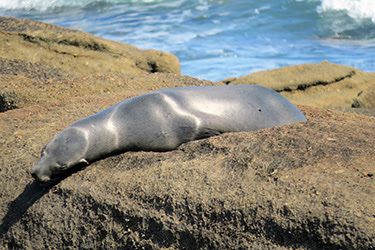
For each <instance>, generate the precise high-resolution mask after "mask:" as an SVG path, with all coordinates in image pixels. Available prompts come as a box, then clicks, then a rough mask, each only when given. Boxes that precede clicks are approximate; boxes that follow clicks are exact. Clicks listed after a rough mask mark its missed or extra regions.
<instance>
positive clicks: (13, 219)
mask: <svg viewBox="0 0 375 250" xmlns="http://www.w3.org/2000/svg"><path fill="white" fill-rule="evenodd" d="M52 187H53V185H52V186H48V187H47V186H41V185H40V184H39V183H37V182H36V181H34V182H32V183H29V184H27V186H26V188H25V190H24V191H23V192H22V194H20V195H19V196H18V197H17V198H16V199H15V200H14V201H12V202H11V203H10V204H9V206H8V211H7V213H6V214H5V216H4V217H3V220H2V222H1V225H0V235H1V236H3V235H5V234H6V233H7V232H8V230H9V229H10V228H11V227H12V226H13V225H14V224H16V223H17V222H18V221H19V220H20V219H21V218H22V216H23V215H24V214H25V213H26V211H27V209H29V207H31V206H32V205H33V204H34V203H35V202H36V201H37V200H39V199H40V198H41V197H42V196H43V195H45V194H46V193H48V191H49V190H50V189H51V188H52Z"/></svg>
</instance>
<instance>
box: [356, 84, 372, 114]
mask: <svg viewBox="0 0 375 250" xmlns="http://www.w3.org/2000/svg"><path fill="white" fill-rule="evenodd" d="M352 107H354V108H367V109H375V85H372V86H370V87H368V88H367V89H365V90H363V91H361V92H359V93H358V97H357V98H356V99H355V100H354V103H353V104H352Z"/></svg>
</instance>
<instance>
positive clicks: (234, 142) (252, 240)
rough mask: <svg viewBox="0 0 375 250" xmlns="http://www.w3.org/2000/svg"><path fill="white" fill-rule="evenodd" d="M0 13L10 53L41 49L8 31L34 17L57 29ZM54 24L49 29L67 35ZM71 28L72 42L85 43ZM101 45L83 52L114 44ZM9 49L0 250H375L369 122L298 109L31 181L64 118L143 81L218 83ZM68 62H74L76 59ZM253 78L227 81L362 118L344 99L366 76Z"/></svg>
mask: <svg viewBox="0 0 375 250" xmlns="http://www.w3.org/2000/svg"><path fill="white" fill-rule="evenodd" d="M0 20H2V21H0V27H3V26H4V20H5V19H4V18H3V19H0ZM7 20H8V21H9V20H10V21H12V22H18V26H17V27H14V28H10V27H13V26H9V25H8V26H7V27H8V28H7V31H1V32H0V36H3V35H4V34H6V35H7V36H9V35H11V36H14V37H17V39H19V40H18V42H19V43H20V51H22V50H23V49H24V48H25V47H30V48H31V49H30V50H29V52H28V53H29V54H30V55H32V54H33V53H32V51H33V50H35V51H34V53H36V54H38V53H39V51H44V50H46V48H47V47H48V46H46V45H43V44H44V41H43V39H39V40H38V39H36V41H37V42H30V41H26V40H27V39H26V40H25V39H21V37H22V36H20V35H15V34H19V33H25V34H33V37H41V36H42V35H41V34H38V35H35V34H36V33H38V32H39V31H40V29H41V28H40V26H43V25H46V27H47V26H48V28H49V29H52V30H53V29H55V28H56V27H55V26H52V25H51V26H49V25H47V24H42V23H38V22H26V21H22V20H16V19H7ZM56 29H57V30H58V31H59V32H60V33H61V34H60V35H61V36H67V37H74V36H75V35H76V33H79V32H77V31H73V30H70V29H62V28H56ZM12 32H13V33H12ZM35 32H36V33H35ZM54 32H57V31H54ZM39 33H40V32H39ZM56 34H59V33H56ZM84 34H85V36H87V37H86V38H83V40H82V41H81V40H80V39H78V38H77V39H78V40H77V42H76V43H75V44H81V45H77V47H79V48H80V49H83V50H93V46H92V43H90V41H91V40H90V39H91V38H90V37H91V36H90V35H89V34H86V33H84ZM14 37H13V38H14ZM13 38H12V39H13ZM7 39H8V38H7ZM14 39H15V38H14ZM48 39H52V40H53V39H55V40H56V39H57V40H58V39H59V38H58V37H56V38H53V36H51V37H48ZM85 39H86V40H85ZM98 39H99V38H98ZM30 40H31V41H34V40H33V39H31V38H30ZM73 40H74V39H73V38H72V39H71V40H69V41H73ZM99 40H100V39H99ZM14 41H15V40H14ZM100 41H101V40H100ZM103 41H104V42H102V43H103V44H104V45H103V46H104V47H103V46H102V45H100V44H102V43H101V42H98V46H96V52H95V56H96V55H98V54H96V53H97V52H98V51H100V50H102V49H103V51H105V50H106V48H112V47H111V46H115V45H116V44H117V43H115V45H109V44H111V43H110V42H109V41H107V40H104V39H103ZM28 43H30V44H28ZM34 43H36V44H37V45H35V44H34ZM67 43H68V44H69V43H71V42H67ZM41 44H42V45H41ZM52 44H55V43H52ZM56 44H58V43H56ZM60 44H62V45H63V46H68V47H69V46H73V47H74V46H75V45H66V44H65V45H64V42H63V43H60ZM84 44H91V45H87V46H86V45H84ZM117 45H118V44H117ZM117 45H116V46H117ZM40 46H41V47H42V48H41V47H40ZM43 46H45V47H43ZM54 46H55V45H51V48H55V47H54ZM56 46H57V45H56ZM119 46H120V45H119ZM121 46H127V45H121ZM73 47H72V48H73ZM94 47H95V46H94ZM69 48H70V47H69ZM72 48H70V49H72ZM130 48H132V46H130ZM132 49H133V48H132ZM94 51H95V49H94ZM134 51H138V52H139V51H140V50H138V49H135V50H134ZM12 53H15V52H14V51H13V52H12ZM69 53H71V52H69ZM98 53H102V52H98ZM134 53H136V52H134ZM142 53H143V52H142ZM13 56H14V57H12V56H11V54H9V55H8V57H6V56H3V57H2V58H1V59H0V69H1V72H2V74H0V86H1V89H0V92H1V98H0V105H1V107H2V111H3V112H2V113H0V127H1V129H0V155H1V157H0V180H1V181H0V246H1V247H2V248H4V249H49V248H57V249H70V248H77V249H100V248H113V249H116V248H124V249H142V248H143V249H166V248H169V249H248V248H251V249H375V227H374V225H375V198H374V197H375V176H374V175H375V171H374V162H375V154H374V145H375V133H374V127H375V118H373V117H370V116H365V115H358V114H353V113H343V112H340V111H334V110H330V109H322V108H319V107H313V106H306V105H299V106H298V107H299V108H300V109H301V111H302V112H303V113H304V114H305V115H306V117H307V118H308V121H307V122H304V123H298V124H293V125H288V126H282V127H274V128H271V129H264V130H260V131H256V132H247V133H244V132H243V133H228V134H223V135H220V136H215V137H211V138H208V139H203V140H198V141H193V142H189V143H186V144H183V145H181V146H180V147H179V148H178V149H176V150H173V151H169V152H126V153H123V154H120V155H117V156H113V157H109V158H106V159H103V160H100V161H97V162H95V163H93V164H92V165H90V166H88V167H87V168H86V169H81V170H79V169H77V170H76V171H75V172H74V173H70V176H67V177H66V178H65V179H63V180H62V181H60V182H59V183H55V184H54V185H53V186H49V187H42V186H40V185H39V184H38V183H36V182H34V180H33V179H32V177H31V176H30V169H31V167H32V166H33V165H34V164H35V163H36V162H37V160H38V158H39V154H40V151H41V149H42V148H43V146H44V145H45V144H46V143H47V142H48V141H49V140H50V139H51V138H52V137H53V136H54V134H56V133H57V132H59V131H61V130H62V129H63V128H65V127H66V126H68V125H70V124H71V123H73V122H75V121H77V120H80V119H82V118H84V117H87V116H89V115H91V114H93V113H96V112H98V111H100V110H103V109H104V108H106V107H109V106H110V105H112V104H115V103H117V102H119V101H121V100H123V99H126V98H129V97H133V96H135V95H139V94H142V93H145V92H148V91H151V90H154V89H158V88H166V87H174V86H197V85H217V84H224V83H213V82H210V81H203V80H200V79H196V78H192V77H188V76H182V75H178V74H174V73H145V71H144V70H143V69H142V68H147V67H148V66H147V65H149V66H150V69H151V70H148V71H153V70H152V68H154V69H156V68H158V67H159V66H155V64H152V63H151V64H148V63H140V64H132V63H130V64H131V65H139V67H138V66H136V68H137V69H136V71H138V70H140V72H141V73H139V72H138V73H137V72H133V73H131V74H130V73H127V74H124V73H109V72H102V73H101V74H91V73H92V72H89V73H87V72H86V73H84V72H81V71H80V67H77V72H75V71H74V70H73V69H70V68H69V67H67V68H65V67H64V66H61V67H58V66H56V65H54V64H53V63H54V61H59V60H67V59H62V58H63V54H61V53H56V55H55V60H51V61H48V60H45V59H46V58H48V56H46V57H43V58H44V59H43V58H42V57H38V60H37V61H34V60H32V59H30V58H31V57H30V58H26V57H28V56H29V55H27V56H26V55H25V58H22V57H21V58H20V57H18V56H15V54H13ZM50 56H51V58H53V56H52V55H50ZM151 57H152V56H151ZM71 60H72V62H71V63H72V64H71V65H74V60H77V61H76V63H77V64H80V63H82V61H81V58H80V57H78V56H77V57H74V56H73V57H72V56H71ZM93 60H94V59H93ZM150 60H151V59H147V60H146V61H145V62H147V61H150ZM125 61H126V60H125ZM167 61H168V60H167ZM96 63H99V61H98V62H96ZM141 65H142V66H141ZM152 65H153V66H152ZM158 65H162V63H160V61H159V63H158ZM132 67H133V66H132ZM132 67H130V68H132ZM133 69H134V68H133ZM326 70H328V71H326ZM254 75H255V76H254ZM254 75H253V76H251V75H250V76H249V77H248V79H253V80H251V81H250V80H246V81H244V82H242V81H243V80H241V78H239V79H237V80H235V79H230V80H227V81H226V83H229V84H237V83H238V84H239V83H241V84H245V83H249V84H251V83H257V84H262V85H265V84H267V83H272V84H274V85H272V86H270V87H273V88H275V89H277V90H278V91H280V93H282V94H284V95H286V96H288V98H290V99H291V100H292V101H293V102H296V103H299V104H310V105H312V104H314V105H316V106H324V107H326V106H333V107H336V108H342V109H343V110H346V111H348V110H362V112H361V113H363V114H366V115H371V109H366V108H361V109H351V108H350V105H351V103H352V102H353V99H354V98H357V96H356V95H357V93H358V92H359V91H362V90H364V91H363V94H361V95H360V96H359V97H358V100H359V99H360V98H363V97H361V96H362V95H365V94H366V95H367V93H370V92H371V91H372V89H371V88H370V89H368V90H369V92H367V90H366V89H367V88H368V87H369V86H371V81H372V79H373V77H374V76H373V73H366V72H361V71H359V70H357V69H353V68H349V67H346V66H341V65H335V64H329V63H322V64H311V65H310V64H307V65H297V66H290V67H285V68H281V69H276V70H273V71H264V72H259V73H258V74H257V73H255V74H254ZM234 80H235V81H234ZM237 81H238V82H237ZM281 83H283V84H284V83H285V85H282V84H281ZM372 84H373V83H372ZM266 86H267V85H266ZM335 93H336V94H335ZM352 93H355V95H352ZM366 95H365V96H366ZM351 98H352V99H351ZM349 104H350V105H349ZM348 105H349V106H348ZM366 105H367V104H366ZM366 107H367V106H366Z"/></svg>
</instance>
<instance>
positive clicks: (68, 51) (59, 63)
mask: <svg viewBox="0 0 375 250" xmlns="http://www.w3.org/2000/svg"><path fill="white" fill-rule="evenodd" d="M0 44H2V47H1V50H0V57H3V58H7V59H22V60H24V61H27V62H39V61H41V62H45V63H48V64H49V65H51V66H52V67H54V68H59V69H63V70H65V71H66V72H69V73H71V72H74V73H75V74H80V75H86V74H97V73H108V72H113V73H142V72H143V73H144V72H152V73H153V72H169V73H180V63H179V61H178V59H177V57H175V56H174V55H172V54H171V53H167V52H162V51H156V50H141V49H139V48H137V47H135V46H132V45H129V44H125V43H121V42H114V41H110V40H106V39H103V38H100V37H97V36H94V35H91V34H89V33H86V32H82V31H78V30H73V29H68V28H63V27H59V26H56V25H52V24H47V23H42V22H37V21H31V20H23V19H17V18H11V17H0Z"/></svg>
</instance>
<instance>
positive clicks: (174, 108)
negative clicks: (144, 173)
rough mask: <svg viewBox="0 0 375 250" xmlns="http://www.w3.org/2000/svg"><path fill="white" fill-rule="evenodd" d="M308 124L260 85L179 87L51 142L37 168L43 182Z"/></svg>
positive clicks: (123, 106) (95, 118) (83, 123)
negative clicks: (137, 153) (110, 160)
mask: <svg viewBox="0 0 375 250" xmlns="http://www.w3.org/2000/svg"><path fill="white" fill-rule="evenodd" d="M302 121H306V118H305V116H304V115H303V114H302V113H301V112H300V111H299V110H298V109H297V108H296V107H295V106H294V105H293V104H291V103H290V102H289V101H288V100H287V99H285V98H284V97H283V96H281V95H280V94H278V93H277V92H275V91H273V90H271V89H268V88H265V87H262V86H257V85H234V86H205V87H179V88H168V89H162V90H157V91H153V92H150V93H147V94H144V95H140V96H137V97H133V98H130V99H127V100H124V101H122V102H119V103H117V104H115V105H113V106H111V107H109V108H107V109H105V110H103V111H101V112H99V113H96V114H94V115H92V116H89V117H87V118H85V119H83V120H80V121H78V122H76V123H74V124H72V125H70V126H69V127H67V128H65V129H64V130H62V131H61V132H60V133H58V134H57V135H55V137H54V138H53V139H52V140H51V141H50V142H48V143H47V145H46V146H45V147H44V149H43V150H42V157H41V158H40V160H39V161H38V163H37V164H36V165H35V166H34V167H33V169H32V171H31V172H32V175H33V177H34V178H35V179H36V180H38V181H39V182H49V181H50V180H51V178H53V177H55V176H58V175H59V174H60V173H61V172H64V171H66V170H67V169H69V168H71V167H73V166H75V165H78V164H80V163H83V164H89V163H92V162H93V161H96V160H98V159H102V158H104V157H106V156H109V155H113V154H116V153H121V152H125V151H130V150H147V151H167V150H172V149H175V148H177V147H178V146H179V145H181V144H182V143H185V142H188V141H192V140H196V139H201V138H206V137H209V136H212V135H218V134H221V133H225V132H237V131H254V130H259V129H264V128H271V127H274V126H281V125H286V124H292V123H296V122H302Z"/></svg>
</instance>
